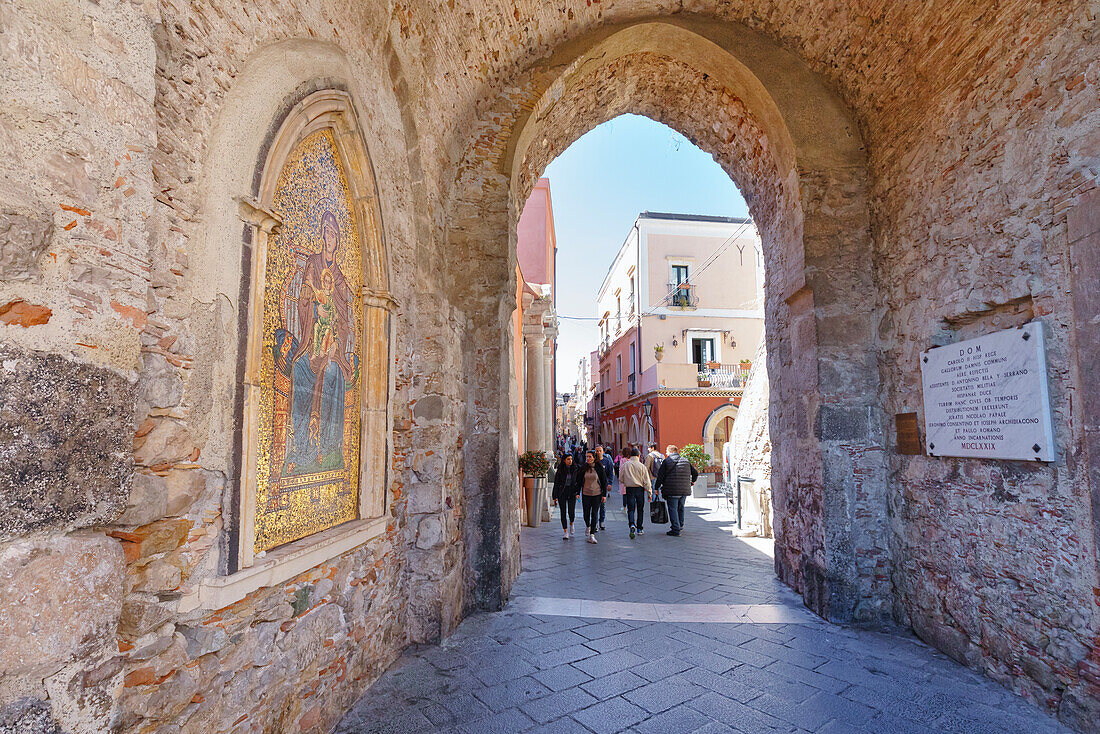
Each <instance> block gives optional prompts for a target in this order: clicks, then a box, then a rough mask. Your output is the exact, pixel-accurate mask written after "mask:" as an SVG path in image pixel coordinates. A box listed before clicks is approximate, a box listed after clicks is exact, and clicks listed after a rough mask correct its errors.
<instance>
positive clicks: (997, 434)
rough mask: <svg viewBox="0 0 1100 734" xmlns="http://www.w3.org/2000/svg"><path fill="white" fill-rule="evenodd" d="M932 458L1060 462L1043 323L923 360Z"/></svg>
mask: <svg viewBox="0 0 1100 734" xmlns="http://www.w3.org/2000/svg"><path fill="white" fill-rule="evenodd" d="M921 377H922V380H923V383H924V427H925V440H926V446H927V450H928V454H929V455H930V456H965V457H978V458H987V459H1027V460H1032V461H1053V460H1054V432H1053V429H1052V426H1051V418H1050V395H1049V392H1048V387H1047V363H1046V351H1045V348H1044V344H1043V324H1042V322H1039V321H1032V322H1030V323H1028V324H1025V325H1024V326H1022V327H1020V328H1018V329H1006V330H1004V331H998V332H994V333H992V334H987V335H985V336H982V337H979V338H977V339H968V340H966V341H961V342H958V343H956V344H948V345H946V346H942V347H936V348H934V349H929V350H928V351H927V352H924V353H923V354H922V355H921Z"/></svg>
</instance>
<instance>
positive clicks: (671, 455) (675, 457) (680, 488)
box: [653, 446, 699, 535]
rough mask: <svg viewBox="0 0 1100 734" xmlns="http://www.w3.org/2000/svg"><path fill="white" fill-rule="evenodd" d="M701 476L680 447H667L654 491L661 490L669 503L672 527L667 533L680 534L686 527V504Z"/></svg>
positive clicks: (669, 516) (666, 502) (669, 518)
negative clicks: (693, 486)
mask: <svg viewBox="0 0 1100 734" xmlns="http://www.w3.org/2000/svg"><path fill="white" fill-rule="evenodd" d="M698 478H699V472H698V471H697V470H696V469H695V467H694V466H692V465H691V462H690V461H688V460H687V459H685V458H684V457H682V456H680V449H678V448H677V447H675V446H669V447H668V448H666V449H665V460H664V461H662V462H661V468H660V469H658V470H657V481H656V482H654V484H653V489H654V491H659V492H660V493H661V496H662V497H664V499H665V504H666V505H668V521H669V524H671V525H672V529H671V530H669V531H668V532H667V533H665V535H679V534H680V531H681V529H683V527H684V505H685V504H686V503H687V498H688V495H689V494H691V485H692V484H695V480H696V479H698Z"/></svg>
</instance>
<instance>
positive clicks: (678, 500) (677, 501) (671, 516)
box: [665, 495, 687, 533]
mask: <svg viewBox="0 0 1100 734" xmlns="http://www.w3.org/2000/svg"><path fill="white" fill-rule="evenodd" d="M665 504H666V505H667V506H668V522H669V524H670V525H672V532H674V533H678V532H680V529H681V528H683V527H684V505H686V504H687V495H680V496H679V497H668V496H667V495H666V496H665Z"/></svg>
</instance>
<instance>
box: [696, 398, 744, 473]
mask: <svg viewBox="0 0 1100 734" xmlns="http://www.w3.org/2000/svg"><path fill="white" fill-rule="evenodd" d="M737 410H738V408H737V406H736V405H723V406H720V407H718V408H715V409H714V410H713V411H711V413H710V415H708V416H707V419H706V420H705V421H704V422H703V436H702V439H703V448H704V449H705V450H706V452H707V453H708V454H710V455H711V457H712V460H713V463H715V464H718V465H719V466H721V465H722V448H723V446H724V445H725V444H726V442H727V441H729V440H730V437H731V435H732V426H733V420H734V419H735V418H736V417H737Z"/></svg>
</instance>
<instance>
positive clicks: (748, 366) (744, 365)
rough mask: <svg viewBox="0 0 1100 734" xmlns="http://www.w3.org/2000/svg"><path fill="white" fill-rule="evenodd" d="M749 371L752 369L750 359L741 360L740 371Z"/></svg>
mask: <svg viewBox="0 0 1100 734" xmlns="http://www.w3.org/2000/svg"><path fill="white" fill-rule="evenodd" d="M750 369H752V360H751V359H742V360H741V370H742V371H744V372H748V371H749V370H750Z"/></svg>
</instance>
